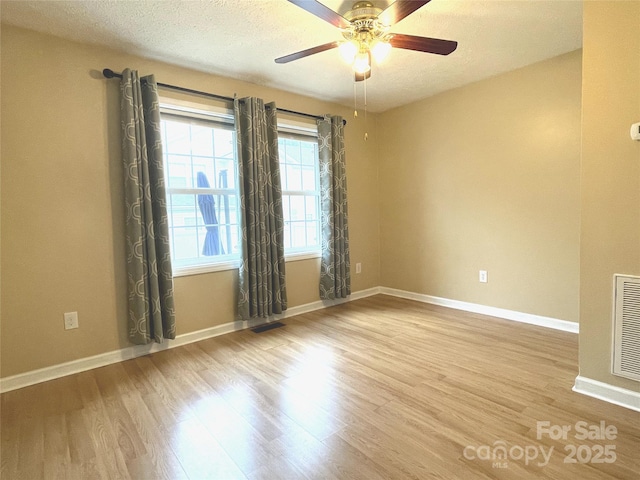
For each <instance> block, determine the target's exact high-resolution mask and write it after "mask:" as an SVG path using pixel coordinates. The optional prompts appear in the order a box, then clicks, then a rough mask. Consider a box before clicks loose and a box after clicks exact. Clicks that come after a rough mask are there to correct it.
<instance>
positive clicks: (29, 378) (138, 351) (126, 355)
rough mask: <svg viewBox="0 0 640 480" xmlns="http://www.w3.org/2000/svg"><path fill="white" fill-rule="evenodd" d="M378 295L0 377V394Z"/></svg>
mask: <svg viewBox="0 0 640 480" xmlns="http://www.w3.org/2000/svg"><path fill="white" fill-rule="evenodd" d="M378 293H380V289H379V288H378V287H374V288H369V289H367V290H360V291H358V292H354V293H353V294H351V295H350V296H349V297H348V298H344V299H338V300H319V301H316V302H311V303H307V304H305V305H298V306H295V307H291V308H289V309H288V310H286V311H285V312H284V313H283V314H280V315H274V316H273V318H270V319H268V320H266V319H259V320H252V321H250V322H246V321H234V322H228V323H224V324H222V325H216V326H215V327H211V328H206V329H204V330H198V331H195V332H189V333H185V334H182V335H178V336H176V338H175V340H165V341H164V342H163V343H150V344H148V345H132V346H130V347H125V348H122V349H119V350H114V351H111V352H106V353H101V354H99V355H94V356H92V357H86V358H80V359H78V360H73V361H71V362H65V363H60V364H58V365H52V366H50V367H45V368H40V369H38V370H32V371H29V372H25V373H20V374H18V375H13V376H11V377H5V378H0V393H4V392H9V391H11V390H17V389H18V388H23V387H28V386H29V385H35V384H36V383H41V382H46V381H49V380H54V379H56V378H60V377H65V376H67V375H72V374H74V373H80V372H85V371H87V370H92V369H94V368H99V367H104V366H106V365H111V364H113V363H118V362H122V361H124V360H130V359H132V358H136V357H141V356H143V355H148V354H150V353H154V352H160V351H162V350H168V349H170V348H175V347H179V346H181V345H187V344H189V343H194V342H198V341H200V340H205V339H207V338H213V337H217V336H219V335H224V334H226V333H231V332H237V331H239V330H244V329H246V328H252V327H256V326H258V325H262V324H264V323H267V322H270V321H274V320H282V319H284V318H290V317H293V316H295V315H301V314H303V313H308V312H313V311H315V310H320V309H322V308H327V307H331V306H333V305H339V304H342V303H345V302H350V301H353V300H358V299H360V298H365V297H370V296H372V295H376V294H378Z"/></svg>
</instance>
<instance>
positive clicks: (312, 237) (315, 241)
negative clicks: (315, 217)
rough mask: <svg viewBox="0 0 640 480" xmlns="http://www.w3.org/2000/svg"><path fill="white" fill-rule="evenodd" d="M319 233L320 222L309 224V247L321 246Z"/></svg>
mask: <svg viewBox="0 0 640 480" xmlns="http://www.w3.org/2000/svg"><path fill="white" fill-rule="evenodd" d="M319 233H320V223H319V222H307V245H314V246H320V236H319Z"/></svg>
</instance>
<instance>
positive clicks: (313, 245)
mask: <svg viewBox="0 0 640 480" xmlns="http://www.w3.org/2000/svg"><path fill="white" fill-rule="evenodd" d="M292 135H293V136H292ZM278 148H279V156H280V172H281V177H282V190H283V192H282V193H283V197H282V207H283V208H282V210H283V214H284V219H285V232H284V237H285V240H284V243H285V253H286V252H287V250H289V251H290V252H293V251H296V252H301V251H309V250H317V249H318V248H319V243H320V242H319V237H318V235H319V228H320V223H319V215H320V194H319V191H318V190H319V186H318V178H319V171H318V170H319V162H318V148H317V139H316V138H312V137H307V136H304V135H297V134H294V133H285V134H283V135H282V136H281V137H280V138H279V139H278Z"/></svg>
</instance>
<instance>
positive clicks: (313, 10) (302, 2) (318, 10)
mask: <svg viewBox="0 0 640 480" xmlns="http://www.w3.org/2000/svg"><path fill="white" fill-rule="evenodd" d="M289 2H291V3H293V4H294V5H297V6H298V7H300V8H302V9H303V10H306V11H307V12H309V13H310V14H312V15H315V16H316V17H318V18H321V19H322V20H324V21H325V22H329V23H330V24H331V25H333V26H334V27H338V28H347V27H348V26H349V25H351V24H350V23H349V20H347V19H346V18H344V17H343V16H342V15H340V14H339V13H337V12H334V11H333V10H331V9H330V8H329V7H327V6H325V5H323V4H322V3H320V2H318V1H317V0H289Z"/></svg>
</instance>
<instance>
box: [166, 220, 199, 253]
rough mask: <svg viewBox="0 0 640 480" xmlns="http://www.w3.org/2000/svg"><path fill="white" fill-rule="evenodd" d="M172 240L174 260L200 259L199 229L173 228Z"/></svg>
mask: <svg viewBox="0 0 640 480" xmlns="http://www.w3.org/2000/svg"><path fill="white" fill-rule="evenodd" d="M171 239H172V247H173V248H172V259H174V260H186V259H189V258H195V257H198V229H197V228H195V227H193V228H173V229H172V231H171Z"/></svg>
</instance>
